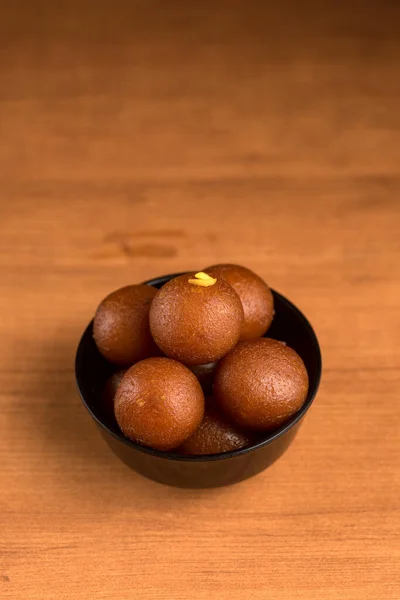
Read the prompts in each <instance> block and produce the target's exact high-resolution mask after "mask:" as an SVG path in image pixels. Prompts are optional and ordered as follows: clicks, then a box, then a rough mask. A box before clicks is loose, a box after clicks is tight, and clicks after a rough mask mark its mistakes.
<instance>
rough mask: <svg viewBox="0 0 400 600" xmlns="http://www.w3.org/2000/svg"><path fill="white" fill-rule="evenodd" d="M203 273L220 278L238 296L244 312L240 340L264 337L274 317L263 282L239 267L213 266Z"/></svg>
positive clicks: (271, 297) (272, 307)
mask: <svg viewBox="0 0 400 600" xmlns="http://www.w3.org/2000/svg"><path fill="white" fill-rule="evenodd" d="M205 271H206V272H207V273H208V274H209V275H212V277H217V278H218V277H222V279H224V280H225V281H226V282H227V283H229V284H230V285H231V286H232V287H233V289H234V290H235V292H236V293H237V295H238V296H239V298H240V300H241V302H242V305H243V311H244V322H243V326H242V331H241V333H240V340H241V341H245V340H252V339H255V338H258V337H261V336H262V335H264V333H265V332H266V331H267V330H268V328H269V326H270V325H271V322H272V319H273V316H274V297H273V295H272V292H271V290H270V289H269V287H268V285H267V284H266V283H265V281H263V280H262V279H261V277H259V276H258V275H256V274H255V273H253V271H250V269H247V268H246V267H241V266H240V265H230V264H226V265H213V266H212V267H208V268H207V269H206V270H205Z"/></svg>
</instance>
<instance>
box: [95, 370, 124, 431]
mask: <svg viewBox="0 0 400 600" xmlns="http://www.w3.org/2000/svg"><path fill="white" fill-rule="evenodd" d="M125 373H126V370H125V369H120V370H119V371H116V372H115V373H113V374H112V375H111V376H110V377H109V378H108V379H107V381H106V384H105V386H104V389H103V393H102V396H101V406H102V409H103V413H104V416H106V417H107V418H108V419H111V420H112V421H114V420H115V416H114V398H115V394H116V392H117V389H118V386H119V384H120V383H121V381H122V378H123V376H124V375H125Z"/></svg>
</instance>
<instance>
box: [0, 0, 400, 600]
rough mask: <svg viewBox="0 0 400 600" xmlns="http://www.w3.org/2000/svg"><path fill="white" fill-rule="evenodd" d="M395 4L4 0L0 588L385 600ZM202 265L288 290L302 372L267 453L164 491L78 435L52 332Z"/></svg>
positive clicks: (394, 309)
mask: <svg viewBox="0 0 400 600" xmlns="http://www.w3.org/2000/svg"><path fill="white" fill-rule="evenodd" d="M299 4H300V3H299ZM399 17H400V11H399V5H398V3H397V5H396V3H395V2H386V3H383V4H382V3H380V4H379V5H378V4H377V3H376V2H373V1H372V0H371V1H367V2H358V3H356V2H348V3H346V4H344V3H343V5H340V3H339V4H338V3H337V2H333V1H332V2H325V3H317V2H314V3H311V2H308V3H303V4H302V6H301V8H300V7H297V8H296V7H295V5H294V3H288V2H287V3H282V4H280V5H279V7H278V3H273V2H270V3H269V2H261V1H260V2H254V1H253V2H237V1H233V2H232V1H228V0H226V1H222V0H219V1H217V2H211V1H210V2H199V3H195V2H193V3H189V2H188V3H185V2H183V0H182V2H162V1H161V0H160V2H154V1H152V2H145V1H132V2H129V3H128V2H121V1H120V0H117V1H116V2H114V3H110V2H102V1H100V2H88V1H87V0H86V2H84V3H82V2H79V3H78V2H76V3H73V2H68V3H67V2H66V3H51V2H49V1H46V2H41V3H28V2H27V1H26V2H25V3H24V2H20V3H11V4H7V5H5V6H3V9H2V19H1V22H0V47H1V61H0V75H1V76H0V82H1V84H0V118H1V125H0V128H1V129H0V139H1V145H0V165H1V166H0V169H1V173H0V176H1V177H0V179H1V191H0V201H1V213H0V219H1V220H0V248H1V255H0V261H1V279H0V286H1V294H0V310H1V313H0V314H1V349H0V358H1V367H0V411H1V412H0V414H1V416H0V419H1V435H0V452H1V461H0V476H1V505H0V531H1V551H2V562H1V570H0V597H1V598H2V599H4V598H6V599H12V600H31V599H35V600H54V599H56V598H68V599H69V598H70V599H82V600H88V599H90V600H92V599H95V598H96V599H97V598H99V599H107V600H112V599H115V600H131V599H134V600H153V599H154V600H156V599H157V600H159V599H160V600H161V599H162V600H192V599H193V600H267V599H268V600H314V599H315V600H317V599H318V600H389V599H390V600H398V599H399V597H400V546H399V525H400V514H399V496H400V493H399V483H400V478H399V463H400V449H399V419H400V403H399V383H400V378H399V367H400V352H399V347H400V343H399V340H400V318H399V301H400V278H399V275H400V273H399V270H400V267H399V263H400V261H399V249H400V235H399V234H400V180H399V171H398V169H399V163H400V144H399V128H400V116H399V115H400V111H399V106H400V78H399V63H400V42H399V38H398V25H399ZM217 261H221V262H222V261H231V262H238V263H242V264H245V265H248V266H249V267H251V268H253V269H254V270H255V271H257V272H258V273H259V274H260V275H262V276H263V277H265V279H266V280H267V281H268V282H269V283H270V284H271V285H272V286H273V287H274V288H275V289H277V290H279V291H281V292H282V293H284V294H285V295H287V296H288V297H289V298H291V299H292V300H293V301H294V302H295V303H297V304H298V305H299V306H300V307H301V309H302V310H304V312H305V313H306V314H307V315H308V316H309V318H310V320H311V321H312V323H313V325H314V326H315V329H316V331H317V333H318V336H319V338H320V341H321V345H322V351H323V358H324V376H323V382H322V386H321V389H320V393H319V395H318V398H317V400H316V402H315V406H314V408H313V409H312V410H311V412H310V414H309V416H308V417H307V419H306V421H305V424H304V426H303V427H302V429H301V432H300V434H299V436H298V438H297V440H296V442H295V443H294V445H293V446H292V447H291V449H290V450H289V451H288V453H287V454H286V455H285V456H284V457H283V458H282V459H281V460H280V461H279V462H278V463H277V464H276V465H274V466H273V467H272V468H271V469H270V470H268V471H267V472H265V473H263V474H261V475H259V476H257V477H255V478H253V479H251V480H249V481H246V482H244V483H242V484H240V485H237V486H233V487H228V488H223V489H217V490H208V491H207V490H204V491H190V490H189V491H188V490H179V489H173V488H168V487H163V486H161V485H158V484H156V483H153V482H151V481H147V480H145V479H143V478H141V477H140V476H138V475H135V474H134V473H133V472H130V471H129V470H128V469H127V468H126V467H125V466H124V465H123V464H121V463H120V462H118V460H117V459H116V458H115V457H114V456H113V455H112V454H111V453H110V451H109V450H108V448H107V447H106V445H105V444H104V442H103V441H102V440H101V438H100V436H99V435H98V432H97V431H96V430H95V427H94V426H93V424H92V422H91V420H90V418H89V416H88V415H87V413H86V411H85V410H84V408H83V407H82V406H81V402H80V399H79V397H78V394H77V391H76V389H75V383H74V373H73V361H74V353H75V349H76V345H77V342H78V339H79V336H80V334H81V332H82V330H83V328H84V327H85V325H86V323H87V322H88V321H89V320H90V318H91V316H92V314H93V311H94V309H95V307H96V305H97V303H98V302H99V301H100V300H101V298H102V297H103V296H104V295H105V294H106V293H108V292H109V291H110V290H112V289H114V288H117V287H119V286H122V285H124V284H129V283H131V282H138V281H141V280H143V279H146V278H148V277H149V276H152V275H158V274H164V273H170V272H175V271H179V270H183V269H191V268H195V269H197V268H201V267H204V266H205V265H207V264H210V263H213V262H217Z"/></svg>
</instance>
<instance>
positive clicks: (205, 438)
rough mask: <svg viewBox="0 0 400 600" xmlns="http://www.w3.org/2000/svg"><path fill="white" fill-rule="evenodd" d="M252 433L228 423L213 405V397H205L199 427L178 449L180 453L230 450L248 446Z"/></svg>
mask: <svg viewBox="0 0 400 600" xmlns="http://www.w3.org/2000/svg"><path fill="white" fill-rule="evenodd" d="M253 438H254V435H253V436H251V434H249V433H246V432H244V431H241V430H240V429H239V428H238V427H237V425H233V424H232V423H229V421H228V420H227V419H226V417H225V415H223V414H221V413H220V411H219V410H218V409H217V408H216V407H215V406H213V399H212V398H208V399H207V408H206V412H205V414H204V418H203V420H202V422H201V424H200V427H199V428H198V429H196V431H195V432H194V433H193V435H191V436H190V438H188V439H187V440H186V441H185V442H183V444H182V446H181V447H180V448H179V451H180V452H181V453H182V454H217V453H219V452H231V451H232V450H239V449H240V448H245V447H246V446H250V445H251V443H252V439H253Z"/></svg>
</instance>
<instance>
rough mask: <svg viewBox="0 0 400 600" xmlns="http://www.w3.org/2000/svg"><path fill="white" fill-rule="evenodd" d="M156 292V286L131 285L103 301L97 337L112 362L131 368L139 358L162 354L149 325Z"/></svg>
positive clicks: (97, 318) (96, 319)
mask: <svg viewBox="0 0 400 600" xmlns="http://www.w3.org/2000/svg"><path fill="white" fill-rule="evenodd" d="M156 293H157V290H156V288H154V287H151V286H148V285H128V286H126V287H123V288H120V289H119V290H116V291H115V292H112V293H111V294H109V296H107V297H106V298H104V300H103V301H102V302H101V303H100V305H99V307H98V309H97V311H96V315H95V317H94V323H93V337H94V340H95V342H96V346H97V348H98V349H99V351H100V352H101V354H102V355H103V356H104V357H105V358H106V359H107V360H108V361H110V362H111V363H113V364H116V365H119V366H121V367H129V366H131V365H133V363H135V362H137V361H138V360H142V359H144V358H148V357H150V356H159V355H160V354H161V352H160V350H159V348H158V347H157V345H156V344H155V342H154V340H153V338H152V337H151V333H150V326H149V311H150V304H151V301H152V300H153V298H154V296H155V295H156Z"/></svg>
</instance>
